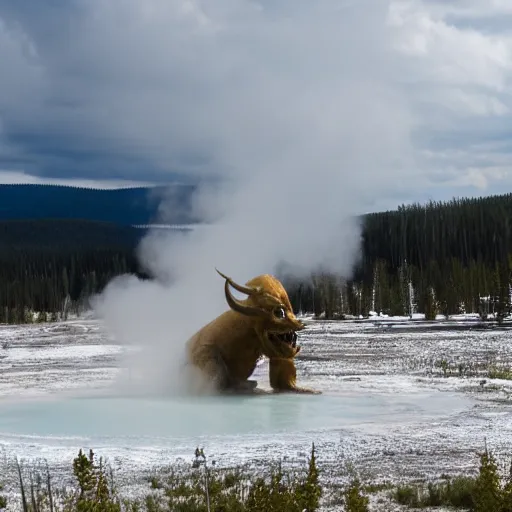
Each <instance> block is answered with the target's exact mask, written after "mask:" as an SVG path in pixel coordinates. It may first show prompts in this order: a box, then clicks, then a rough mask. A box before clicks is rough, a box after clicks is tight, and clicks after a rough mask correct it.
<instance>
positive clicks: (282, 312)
mask: <svg viewBox="0 0 512 512" xmlns="http://www.w3.org/2000/svg"><path fill="white" fill-rule="evenodd" d="M274 315H275V316H276V317H277V318H284V317H285V316H286V312H285V310H284V309H283V308H276V309H274Z"/></svg>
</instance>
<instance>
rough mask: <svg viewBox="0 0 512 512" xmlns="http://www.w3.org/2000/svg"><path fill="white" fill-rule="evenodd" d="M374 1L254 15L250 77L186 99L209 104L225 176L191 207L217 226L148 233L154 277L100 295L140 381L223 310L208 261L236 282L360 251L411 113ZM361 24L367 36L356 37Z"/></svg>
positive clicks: (337, 264) (169, 375)
mask: <svg viewBox="0 0 512 512" xmlns="http://www.w3.org/2000/svg"><path fill="white" fill-rule="evenodd" d="M383 4H384V2H380V3H379V2H360V3H357V5H353V4H346V5H345V8H344V9H341V10H338V9H336V8H334V7H333V4H332V3H331V2H319V3H318V4H317V3H313V4H307V5H309V7H308V6H307V5H306V4H304V3H303V2H298V4H297V5H299V6H300V8H297V11H296V12H294V14H295V18H294V19H293V21H294V23H292V24H288V23H287V21H286V19H280V20H279V23H278V26H279V32H278V33H277V32H276V30H277V29H275V27H274V26H272V24H268V23H267V22H266V21H265V20H263V19H262V18H261V17H260V15H254V19H253V18H251V24H250V27H249V28H248V31H249V34H250V36H248V37H247V40H246V41H245V42H246V43H247V44H246V45H245V46H243V45H242V46H241V47H240V48H238V49H237V50H238V52H239V53H240V55H239V56H238V57H239V58H240V59H241V60H242V61H243V65H241V66H242V68H241V69H242V71H244V72H246V74H242V75H240V76H238V77H237V78H238V79H237V80H235V83H236V86H233V84H230V85H232V89H231V90H230V94H229V95H227V94H226V91H225V90H224V89H223V88H217V87H213V89H212V91H209V94H210V95H212V96H213V97H208V99H207V100H205V99H204V98H203V97H198V98H195V100H197V101H198V102H200V103H201V104H202V105H203V106H205V105H204V103H205V102H207V104H206V113H205V115H204V118H203V119H204V120H205V122H204V124H202V123H198V124H197V125H194V126H196V127H197V130H198V133H200V134H201V136H202V137H206V138H207V140H208V141H210V143H211V144H209V146H208V147H209V148H210V149H211V169H213V170H214V172H215V173H216V175H217V176H221V177H222V180H221V181H219V182H218V183H220V186H219V185H217V187H216V188H213V187H210V186H205V187H202V188H201V189H200V191H199V193H198V195H197V197H196V198H195V208H196V209H197V213H200V214H201V215H202V216H203V218H205V219H207V220H210V221H213V224H212V225H210V226H205V227H201V228H199V229H197V230H195V231H194V232H192V233H189V234H187V235H184V236H176V235H175V234H171V233H169V234H167V235H165V234H164V235H162V234H161V233H158V234H155V233H151V234H149V235H148V236H147V237H146V238H145V239H144V240H143V242H142V244H141V247H140V251H139V256H140V259H141V261H142V262H143V264H144V265H145V267H146V268H148V269H149V270H150V272H151V273H152V274H153V275H155V276H156V277H157V278H158V279H159V282H141V281H138V280H137V279H135V278H134V277H132V276H129V277H123V278H117V279H115V280H114V281H113V282H112V283H110V285H109V286H108V287H107V289H106V290H105V292H104V294H103V295H102V297H101V298H100V300H99V301H98V304H97V310H98V312H99V313H100V315H101V316H102V317H103V318H104V320H105V322H106V326H107V328H108V329H110V331H111V332H112V333H113V334H114V336H115V337H116V338H117V339H119V340H120V341H121V342H123V343H128V344H131V345H134V346H141V347H143V354H142V355H140V354H139V355H138V356H137V357H136V358H134V359H133V361H131V362H129V365H130V371H132V372H134V373H138V374H139V375H141V376H143V377H142V380H141V382H142V383H143V384H141V386H142V387H141V388H140V390H142V391H144V392H146V391H147V392H149V391H166V392H167V391H169V390H176V389H178V384H179V383H180V377H178V376H177V375H178V373H177V372H178V367H179V365H180V363H181V358H182V356H183V347H184V343H185V341H186V340H187V339H188V337H189V336H190V335H191V334H193V332H195V331H196V330H197V329H198V328H200V327H201V326H202V325H204V324H205V323H207V322H209V321H210V320H211V319H213V318H214V317H215V316H216V315H218V314H219V313H221V312H222V311H224V310H225V309H226V307H227V306H226V304H225V300H224V294H223V282H222V279H221V278H220V277H219V276H218V274H216V272H215V267H217V268H219V269H220V270H221V271H222V272H224V273H226V274H228V275H230V276H231V277H233V278H234V279H235V280H237V281H239V282H245V281H247V280H248V279H250V278H252V277H254V276H255V275H258V274H260V273H272V272H274V270H275V266H276V264H278V263H279V262H281V261H283V260H285V261H286V262H288V263H289V264H291V265H292V266H293V268H297V269H300V271H301V272H308V271H310V270H312V269H314V268H315V267H316V266H318V265H322V266H323V267H324V268H327V269H328V270H331V271H333V272H336V273H337V274H339V275H342V276H345V277H347V276H349V275H350V272H351V270H352V266H353V264H354V263H355V261H356V259H357V257H358V255H359V248H360V234H361V232H360V225H359V223H358V222H357V220H356V215H359V214H360V213H362V212H363V211H364V208H365V204H366V202H367V201H368V200H371V199H373V198H374V195H375V192H376V191H379V192H384V190H385V188H386V186H392V185H393V184H388V183H386V176H388V174H389V172H390V170H391V169H393V174H394V176H397V171H398V173H399V170H400V169H401V168H404V169H405V166H406V165H407V164H408V163H410V158H409V157H410V146H409V140H408V139H409V133H410V129H411V118H410V114H409V110H408V106H407V105H406V104H405V103H404V100H403V98H402V96H401V94H400V88H399V86H398V85H397V84H396V83H395V78H394V71H393V70H394V62H395V61H394V59H395V56H394V54H393V52H392V48H391V40H390V36H389V34H388V33H387V28H386V24H385V22H386V10H385V8H384V7H383ZM313 5H318V6H320V5H321V6H322V7H314V6H313ZM317 23H321V24H322V25H321V28H319V26H318V25H316V24H317ZM365 30H366V31H371V32H372V35H373V37H372V39H371V41H372V43H371V44H370V42H369V40H362V39H361V33H362V32H364V31H365ZM221 32H222V31H221ZM340 33H342V34H343V36H342V37H340V35H339V34H340ZM219 37H220V38H221V37H222V36H219ZM268 38H270V40H272V41H273V42H274V43H276V46H274V47H271V48H269V46H268ZM304 40H307V42H308V44H305V42H304ZM254 45H256V46H258V45H260V46H261V47H262V48H264V49H267V50H268V51H269V53H267V54H266V57H265V58H266V59H267V60H264V61H261V60H259V59H254V62H252V61H251V59H253V53H252V51H251V48H253V46H254ZM294 45H298V46H299V47H300V48H302V49H303V50H304V52H303V54H301V55H297V52H296V48H295V47H294ZM333 45H334V47H333ZM205 51H206V50H205ZM271 51H275V53H271ZM291 54H293V55H295V57H296V59H297V61H296V62H293V61H290V60H286V59H285V60H283V61H282V62H281V64H280V66H282V68H283V69H281V67H280V66H278V65H277V64H276V59H278V58H279V57H288V56H289V55H291ZM235 70H236V71H240V69H238V68H237V67H236V66H235ZM196 73H197V70H196ZM204 73H205V74H206V76H204V77H200V78H203V79H204V80H205V81H206V82H207V83H210V82H211V81H212V80H213V79H214V76H215V78H216V79H218V76H217V75H215V73H216V71H215V70H213V69H212V67H211V66H208V67H207V68H206V69H205V71H204ZM228 74H229V73H227V72H226V75H228ZM225 79H226V81H227V80H228V79H227V76H226V77H225ZM197 80H198V76H197V74H194V75H193V76H191V81H192V82H194V81H197ZM226 86H227V82H226ZM191 88H193V87H191ZM190 114H191V116H190V119H188V121H187V129H190V123H194V121H197V107H196V105H195V104H191V105H190ZM208 116H212V117H213V119H216V120H217V121H219V122H218V124H216V123H214V122H212V121H211V119H210V118H209V117H208ZM223 117H224V118H225V119H227V120H229V123H227V122H225V119H224V122H222V123H221V122H220V119H221V118H223ZM205 130H206V133H205ZM190 138H191V140H196V139H195V138H194V136H192V135H191V137H190ZM196 141H197V140H196ZM188 142H190V141H188ZM219 169H221V170H223V171H222V172H221V171H219ZM212 172H213V171H212Z"/></svg>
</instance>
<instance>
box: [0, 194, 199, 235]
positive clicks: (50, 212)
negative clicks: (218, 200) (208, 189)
mask: <svg viewBox="0 0 512 512" xmlns="http://www.w3.org/2000/svg"><path fill="white" fill-rule="evenodd" d="M193 191H194V185H186V184H183V185H182V184H174V185H170V186H165V187H155V188H145V187H139V188H127V189H114V190H101V189H88V188H79V187H68V186H59V185H0V221H2V220H11V219H31V220H34V219H48V218H52V219H87V220H93V221H100V222H112V223H115V224H122V225H138V224H149V223H152V222H162V221H163V222H166V223H170V224H193V223H195V222H197V219H194V218H193V217H192V215H191V205H190V201H191V196H192V193H193ZM163 198H166V204H165V218H164V219H159V217H158V214H159V205H160V202H161V200H162V199H163Z"/></svg>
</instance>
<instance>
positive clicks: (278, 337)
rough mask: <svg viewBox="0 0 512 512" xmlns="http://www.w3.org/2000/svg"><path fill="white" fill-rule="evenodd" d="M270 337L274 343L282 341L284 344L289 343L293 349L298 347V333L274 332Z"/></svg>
mask: <svg viewBox="0 0 512 512" xmlns="http://www.w3.org/2000/svg"><path fill="white" fill-rule="evenodd" d="M269 337H270V339H271V341H273V342H276V341H280V342H282V343H287V344H288V345H290V347H293V348H295V347H296V346H297V333H296V332H295V331H288V332H283V333H281V334H277V333H275V332H272V333H270V334H269Z"/></svg>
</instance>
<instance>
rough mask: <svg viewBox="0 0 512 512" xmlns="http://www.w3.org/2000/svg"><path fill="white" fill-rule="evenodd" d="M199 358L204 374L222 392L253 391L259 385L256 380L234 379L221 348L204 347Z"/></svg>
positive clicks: (239, 392)
mask: <svg viewBox="0 0 512 512" xmlns="http://www.w3.org/2000/svg"><path fill="white" fill-rule="evenodd" d="M199 359H200V366H201V368H202V370H203V372H204V374H205V375H206V376H207V378H208V380H209V381H210V382H211V383H212V384H213V386H214V387H215V389H216V390H217V391H218V392H220V393H222V394H244V393H251V392H253V391H254V390H255V388H256V387H257V385H258V383H257V382H256V381H254V380H246V381H239V380H237V379H234V378H233V376H232V375H231V373H230V371H229V369H228V367H227V365H226V363H225V361H224V359H223V357H222V354H221V353H220V351H219V349H218V348H217V347H215V346H213V345H207V346H205V347H203V349H202V350H201V355H200V357H199Z"/></svg>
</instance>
